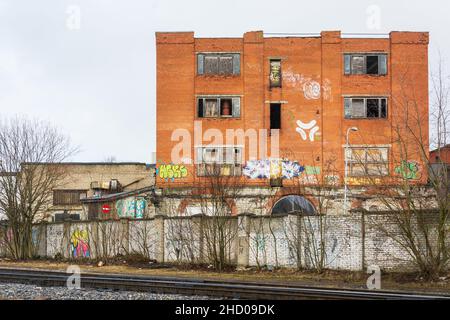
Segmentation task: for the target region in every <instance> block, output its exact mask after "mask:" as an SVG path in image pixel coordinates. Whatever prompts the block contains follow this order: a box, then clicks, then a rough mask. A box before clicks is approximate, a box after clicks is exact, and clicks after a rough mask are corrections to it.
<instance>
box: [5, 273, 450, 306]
mask: <svg viewBox="0 0 450 320" xmlns="http://www.w3.org/2000/svg"><path fill="white" fill-rule="evenodd" d="M69 276H70V274H67V273H65V272H61V271H48V270H36V269H13V268H0V282H19V283H27V284H40V285H46V286H65V285H66V283H67V279H68V277H69ZM81 286H82V287H83V288H95V289H110V290H111V289H112V290H129V291H146V292H153V293H166V294H167V293H172V294H183V295H198V296H209V297H221V298H237V299H273V300H275V299H289V300H292V299H341V300H349V299H352V300H355V299H356V300H359V299H363V300H370V299H376V300H380V299H381V300H450V295H442V294H422V293H417V292H397V291H373V290H360V289H335V288H318V287H309V286H295V285H284V284H275V283H260V282H248V281H246V282H243V281H235V280H230V281H227V282H224V281H217V280H205V279H202V280H199V279H192V278H176V277H154V276H153V277H152V276H141V275H139V276H134V275H121V274H105V273H102V274H99V273H82V274H81Z"/></svg>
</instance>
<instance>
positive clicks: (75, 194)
mask: <svg viewBox="0 0 450 320" xmlns="http://www.w3.org/2000/svg"><path fill="white" fill-rule="evenodd" d="M86 196H87V191H86V190H53V205H55V206H57V205H77V204H81V199H82V198H85V197H86Z"/></svg>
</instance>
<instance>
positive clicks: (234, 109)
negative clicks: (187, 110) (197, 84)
mask: <svg viewBox="0 0 450 320" xmlns="http://www.w3.org/2000/svg"><path fill="white" fill-rule="evenodd" d="M214 99H215V100H216V112H217V115H216V116H205V111H206V100H214ZM200 100H202V116H200ZM222 100H231V111H230V115H223V114H222V110H221V108H222ZM241 100H242V99H241V96H239V95H219V96H207V95H205V96H201V95H199V96H197V97H196V98H195V111H196V112H195V114H196V119H240V118H241V112H242V103H241Z"/></svg>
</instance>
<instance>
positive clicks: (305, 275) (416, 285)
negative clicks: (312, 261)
mask: <svg viewBox="0 0 450 320" xmlns="http://www.w3.org/2000/svg"><path fill="white" fill-rule="evenodd" d="M70 264H74V262H71V263H68V262H55V261H45V260H38V261H20V262H16V261H9V260H4V259H3V260H2V259H0V267H9V268H32V269H47V270H58V271H65V270H66V269H67V267H68V266H69V265H70ZM79 266H80V268H81V271H82V273H83V272H85V273H121V274H129V275H133V274H136V275H148V276H166V277H186V278H196V279H211V280H228V281H229V280H235V281H261V282H265V283H269V282H271V283H279V284H283V283H286V284H287V283H289V284H291V285H304V286H318V287H336V288H366V281H367V278H368V276H369V275H368V274H365V273H362V272H347V271H325V272H323V273H321V274H317V273H314V272H305V271H302V272H299V271H295V270H287V269H281V270H276V271H257V270H253V269H251V270H242V271H234V272H223V273H218V272H212V271H209V270H206V269H199V270H192V269H191V270H187V269H184V268H181V267H175V266H174V267H159V266H155V265H145V264H144V265H139V266H135V265H128V264H127V263H126V262H125V261H124V262H123V264H117V263H116V264H114V265H103V266H101V267H99V266H98V265H97V264H88V263H83V264H79ZM381 289H382V290H395V291H397V290H404V291H416V292H427V293H444V294H449V295H450V273H449V274H448V275H447V276H446V277H442V278H441V280H439V281H436V282H429V281H425V280H423V279H420V278H419V277H418V276H417V275H414V274H396V273H386V274H382V275H381Z"/></svg>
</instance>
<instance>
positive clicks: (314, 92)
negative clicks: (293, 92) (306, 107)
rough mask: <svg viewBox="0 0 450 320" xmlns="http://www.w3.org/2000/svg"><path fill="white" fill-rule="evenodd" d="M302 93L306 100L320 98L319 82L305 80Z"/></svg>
mask: <svg viewBox="0 0 450 320" xmlns="http://www.w3.org/2000/svg"><path fill="white" fill-rule="evenodd" d="M303 93H304V96H305V99H307V100H317V99H320V84H319V83H318V82H317V81H313V80H310V81H307V82H305V83H304V84H303Z"/></svg>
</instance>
